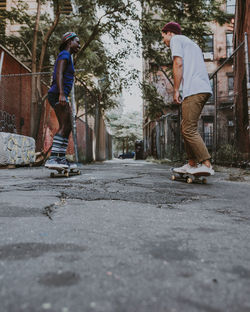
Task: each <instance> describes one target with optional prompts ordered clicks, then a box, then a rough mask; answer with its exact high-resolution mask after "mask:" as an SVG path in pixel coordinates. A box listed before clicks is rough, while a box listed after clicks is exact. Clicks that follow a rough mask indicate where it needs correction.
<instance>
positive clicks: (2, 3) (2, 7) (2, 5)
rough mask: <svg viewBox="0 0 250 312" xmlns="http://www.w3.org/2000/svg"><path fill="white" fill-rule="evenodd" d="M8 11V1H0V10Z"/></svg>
mask: <svg viewBox="0 0 250 312" xmlns="http://www.w3.org/2000/svg"><path fill="white" fill-rule="evenodd" d="M5 9H6V0H0V10H5Z"/></svg>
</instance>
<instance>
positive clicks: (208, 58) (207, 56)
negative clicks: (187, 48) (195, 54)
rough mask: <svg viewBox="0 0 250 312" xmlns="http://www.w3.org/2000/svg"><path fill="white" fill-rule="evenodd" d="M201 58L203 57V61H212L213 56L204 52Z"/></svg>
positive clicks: (211, 53)
mask: <svg viewBox="0 0 250 312" xmlns="http://www.w3.org/2000/svg"><path fill="white" fill-rule="evenodd" d="M203 56H204V59H205V60H211V61H213V59H214V54H213V52H204V53H203Z"/></svg>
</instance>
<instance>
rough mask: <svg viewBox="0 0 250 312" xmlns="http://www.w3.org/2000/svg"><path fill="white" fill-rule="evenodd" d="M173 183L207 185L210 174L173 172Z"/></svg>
mask: <svg viewBox="0 0 250 312" xmlns="http://www.w3.org/2000/svg"><path fill="white" fill-rule="evenodd" d="M172 172H173V173H172V177H171V178H172V181H186V182H187V183H189V184H190V183H202V184H207V177H208V176H210V174H209V173H205V172H204V173H202V172H200V173H196V174H190V173H177V172H174V171H173V170H172Z"/></svg>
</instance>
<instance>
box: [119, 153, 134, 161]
mask: <svg viewBox="0 0 250 312" xmlns="http://www.w3.org/2000/svg"><path fill="white" fill-rule="evenodd" d="M134 157H135V152H128V153H122V154H120V155H119V156H118V158H120V159H125V158H134Z"/></svg>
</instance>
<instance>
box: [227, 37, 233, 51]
mask: <svg viewBox="0 0 250 312" xmlns="http://www.w3.org/2000/svg"><path fill="white" fill-rule="evenodd" d="M226 45H227V57H229V56H230V55H231V54H232V53H233V33H227V34H226Z"/></svg>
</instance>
